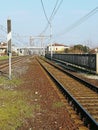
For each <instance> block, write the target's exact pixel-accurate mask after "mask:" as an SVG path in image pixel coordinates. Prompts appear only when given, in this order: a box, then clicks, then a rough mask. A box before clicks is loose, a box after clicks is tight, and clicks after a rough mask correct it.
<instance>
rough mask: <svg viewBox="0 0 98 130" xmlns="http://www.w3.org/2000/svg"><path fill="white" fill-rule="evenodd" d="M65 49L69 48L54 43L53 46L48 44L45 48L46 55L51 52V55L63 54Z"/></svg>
mask: <svg viewBox="0 0 98 130" xmlns="http://www.w3.org/2000/svg"><path fill="white" fill-rule="evenodd" d="M65 49H69V47H68V46H65V45H63V44H58V43H54V44H52V45H50V44H49V45H48V46H47V49H46V51H47V53H50V52H51V51H52V52H53V53H64V52H65Z"/></svg>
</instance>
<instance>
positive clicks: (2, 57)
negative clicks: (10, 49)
mask: <svg viewBox="0 0 98 130" xmlns="http://www.w3.org/2000/svg"><path fill="white" fill-rule="evenodd" d="M6 59H8V56H0V60H6Z"/></svg>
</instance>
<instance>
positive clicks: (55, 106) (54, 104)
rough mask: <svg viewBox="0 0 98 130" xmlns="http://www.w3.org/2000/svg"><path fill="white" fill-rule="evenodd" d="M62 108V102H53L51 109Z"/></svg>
mask: <svg viewBox="0 0 98 130" xmlns="http://www.w3.org/2000/svg"><path fill="white" fill-rule="evenodd" d="M63 106H64V103H63V102H55V103H53V105H52V107H53V108H61V107H63Z"/></svg>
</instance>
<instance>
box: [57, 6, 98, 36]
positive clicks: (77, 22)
mask: <svg viewBox="0 0 98 130" xmlns="http://www.w3.org/2000/svg"><path fill="white" fill-rule="evenodd" d="M97 12H98V7H96V8H94V9H93V10H91V11H90V12H89V13H88V14H86V15H85V16H83V17H82V18H80V19H79V20H78V21H76V22H75V23H73V24H72V25H71V26H69V27H67V28H66V30H65V31H63V32H62V33H60V34H57V35H56V36H61V35H64V34H65V33H67V32H69V31H71V30H72V29H74V28H75V27H77V26H79V25H80V24H82V23H83V22H84V21H86V20H87V19H88V18H90V17H91V16H93V15H94V14H95V13H97Z"/></svg>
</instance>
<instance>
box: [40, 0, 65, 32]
mask: <svg viewBox="0 0 98 130" xmlns="http://www.w3.org/2000/svg"><path fill="white" fill-rule="evenodd" d="M62 2H63V0H61V1H60V2H59V0H57V1H56V3H55V6H54V8H53V11H52V13H51V15H50V18H49V19H48V17H47V14H46V11H45V7H44V4H43V1H42V0H41V4H42V7H43V11H44V14H45V17H46V19H47V22H48V23H47V25H46V27H45V29H44V30H43V31H42V32H41V33H40V34H43V33H45V32H46V30H47V29H48V27H49V24H50V22H51V21H52V20H53V18H54V16H55V15H56V13H57V11H58V10H59V8H60V6H61V4H62Z"/></svg>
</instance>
